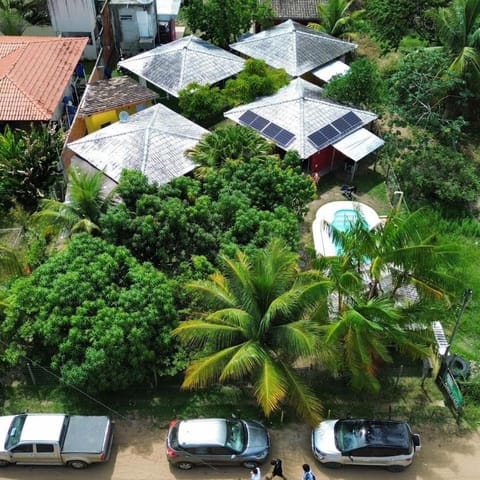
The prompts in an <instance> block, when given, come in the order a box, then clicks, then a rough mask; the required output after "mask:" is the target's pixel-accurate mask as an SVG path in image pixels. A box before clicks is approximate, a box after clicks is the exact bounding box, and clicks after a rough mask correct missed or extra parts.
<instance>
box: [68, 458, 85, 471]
mask: <svg viewBox="0 0 480 480" xmlns="http://www.w3.org/2000/svg"><path fill="white" fill-rule="evenodd" d="M68 466H69V467H72V468H75V469H76V470H81V469H82V468H87V467H88V463H86V462H83V461H82V460H72V461H71V462H68Z"/></svg>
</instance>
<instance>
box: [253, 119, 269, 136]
mask: <svg viewBox="0 0 480 480" xmlns="http://www.w3.org/2000/svg"><path fill="white" fill-rule="evenodd" d="M269 123H270V122H269V121H268V120H267V119H266V118H263V117H261V116H260V115H257V118H256V119H255V120H254V121H253V122H252V123H251V124H250V126H251V127H252V128H254V129H255V130H258V131H259V132H261V131H262V130H263V129H264V128H265V127H266V126H267V125H268V124H269Z"/></svg>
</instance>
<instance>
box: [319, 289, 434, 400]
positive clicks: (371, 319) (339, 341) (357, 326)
mask: <svg viewBox="0 0 480 480" xmlns="http://www.w3.org/2000/svg"><path fill="white" fill-rule="evenodd" d="M402 323H404V322H402V316H401V313H400V311H399V309H398V308H397V307H396V306H395V304H394V302H393V301H392V299H391V298H389V297H377V298H371V299H367V298H365V297H364V296H355V297H348V299H347V301H346V302H344V303H343V304H342V309H341V310H340V311H339V312H338V315H337V319H336V320H335V321H334V322H333V323H331V324H329V325H327V326H326V328H325V330H326V344H327V345H328V346H330V347H335V348H336V349H337V351H338V352H340V357H339V358H337V365H336V368H344V369H346V370H347V371H348V372H349V373H350V375H351V383H352V386H353V387H354V388H356V389H358V390H370V391H379V389H380V383H379V381H378V378H377V365H378V363H379V362H380V363H384V362H386V363H389V362H391V361H392V357H391V355H390V352H389V347H390V346H395V347H396V348H397V349H398V350H399V351H404V352H407V353H408V354H409V356H410V357H412V358H423V357H426V356H428V355H429V354H430V353H431V351H430V348H429V347H428V345H427V343H426V342H424V341H423V339H422V338H421V336H420V335H418V333H416V332H411V331H409V330H407V329H406V328H405V325H403V324H402Z"/></svg>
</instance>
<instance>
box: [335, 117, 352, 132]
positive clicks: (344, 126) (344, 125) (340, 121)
mask: <svg viewBox="0 0 480 480" xmlns="http://www.w3.org/2000/svg"><path fill="white" fill-rule="evenodd" d="M332 125H333V126H334V127H335V128H336V129H337V130H338V131H339V132H340V133H343V132H346V131H347V130H350V128H351V127H350V125H349V124H348V122H347V121H346V120H345V119H344V118H343V117H340V118H337V119H336V120H335V121H334V122H332Z"/></svg>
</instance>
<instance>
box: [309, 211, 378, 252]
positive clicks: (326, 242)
mask: <svg viewBox="0 0 480 480" xmlns="http://www.w3.org/2000/svg"><path fill="white" fill-rule="evenodd" d="M339 210H358V211H359V212H360V214H361V215H362V216H363V218H364V219H365V221H366V222H367V224H368V226H369V227H370V229H372V228H375V227H376V226H377V225H379V224H380V223H381V219H380V217H379V216H378V215H377V212H375V210H374V209H373V208H371V207H369V206H368V205H365V204H364V203H360V202H351V201H341V202H329V203H326V204H325V205H322V206H321V207H320V208H319V209H318V210H317V213H316V215H315V220H314V221H313V223H312V234H313V243H314V246H315V252H316V254H317V255H318V256H323V257H335V256H336V255H337V247H336V246H335V244H334V243H333V240H332V237H331V235H330V225H331V223H332V222H333V220H334V218H335V213H336V212H338V211H339Z"/></svg>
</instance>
